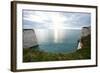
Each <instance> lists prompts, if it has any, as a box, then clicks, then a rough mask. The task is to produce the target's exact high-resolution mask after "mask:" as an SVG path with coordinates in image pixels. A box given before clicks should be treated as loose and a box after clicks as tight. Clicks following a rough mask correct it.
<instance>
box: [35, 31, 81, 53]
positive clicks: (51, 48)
mask: <svg viewBox="0 0 100 73" xmlns="http://www.w3.org/2000/svg"><path fill="white" fill-rule="evenodd" d="M80 32H81V31H80V30H75V29H70V30H69V29H62V30H61V29H59V30H57V32H56V33H55V30H52V29H38V30H35V33H36V37H37V40H38V44H39V48H40V50H42V51H45V52H52V53H71V52H74V51H76V50H77V46H78V40H79V38H80Z"/></svg>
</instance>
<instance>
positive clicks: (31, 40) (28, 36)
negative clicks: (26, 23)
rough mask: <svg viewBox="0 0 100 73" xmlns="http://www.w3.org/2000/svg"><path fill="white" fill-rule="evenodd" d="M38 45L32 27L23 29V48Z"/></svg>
mask: <svg viewBox="0 0 100 73" xmlns="http://www.w3.org/2000/svg"><path fill="white" fill-rule="evenodd" d="M35 46H38V43H37V38H36V34H35V31H34V29H23V48H31V47H35Z"/></svg>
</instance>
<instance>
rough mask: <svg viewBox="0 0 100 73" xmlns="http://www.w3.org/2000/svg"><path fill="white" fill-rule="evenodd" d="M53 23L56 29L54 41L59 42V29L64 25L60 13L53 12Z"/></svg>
mask: <svg viewBox="0 0 100 73" xmlns="http://www.w3.org/2000/svg"><path fill="white" fill-rule="evenodd" d="M52 23H53V29H54V42H55V43H57V42H58V40H59V30H60V29H61V27H62V19H61V16H60V15H59V14H57V13H56V14H52Z"/></svg>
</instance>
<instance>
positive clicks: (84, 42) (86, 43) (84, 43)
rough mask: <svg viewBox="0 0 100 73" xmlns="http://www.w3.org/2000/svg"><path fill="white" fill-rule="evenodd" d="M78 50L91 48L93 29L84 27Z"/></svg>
mask: <svg viewBox="0 0 100 73" xmlns="http://www.w3.org/2000/svg"><path fill="white" fill-rule="evenodd" d="M81 31H82V32H81V38H80V40H79V43H78V48H77V49H82V48H90V47H91V27H83V28H82V30H81Z"/></svg>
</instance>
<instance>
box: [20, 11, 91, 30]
mask: <svg viewBox="0 0 100 73" xmlns="http://www.w3.org/2000/svg"><path fill="white" fill-rule="evenodd" d="M22 14H23V16H22V21H23V29H81V28H82V27H87V26H90V24H91V14H90V13H82V12H54V11H35V10H23V11H22Z"/></svg>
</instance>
